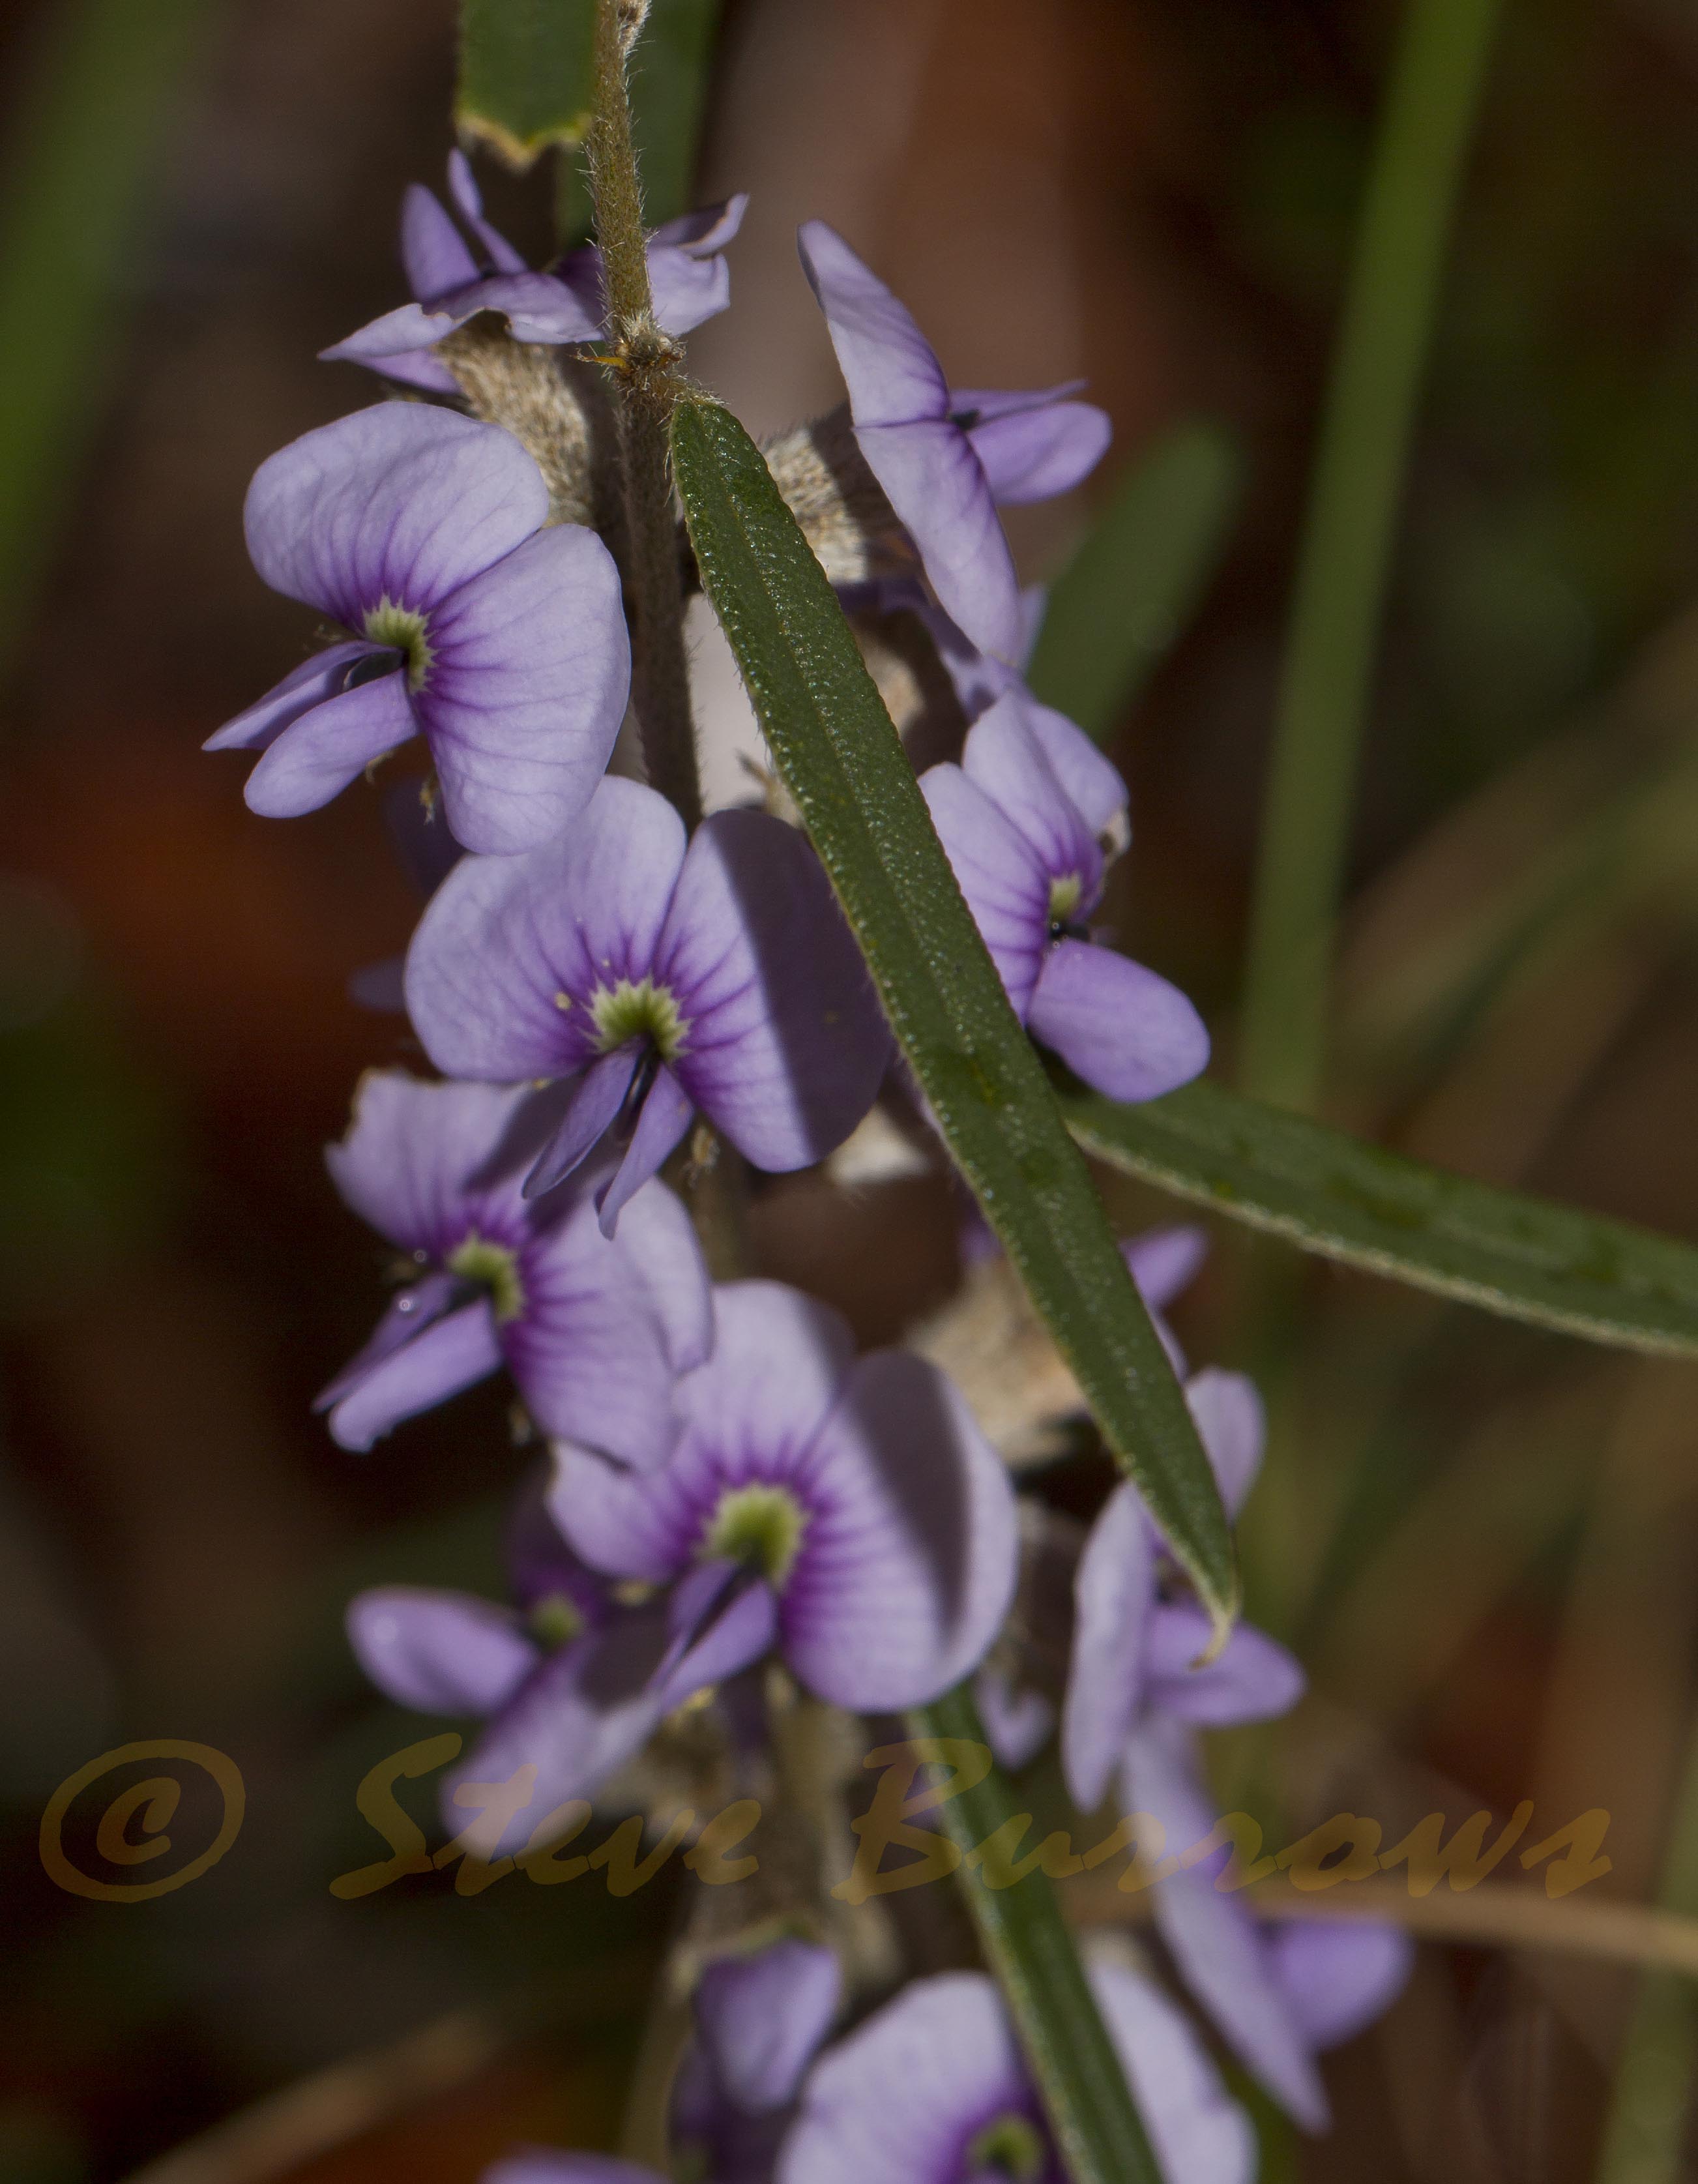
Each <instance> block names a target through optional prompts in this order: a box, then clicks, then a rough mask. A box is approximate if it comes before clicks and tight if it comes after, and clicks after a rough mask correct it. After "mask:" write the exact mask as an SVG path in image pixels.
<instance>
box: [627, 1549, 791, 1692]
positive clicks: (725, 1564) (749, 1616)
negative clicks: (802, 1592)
mask: <svg viewBox="0 0 1698 2184" xmlns="http://www.w3.org/2000/svg"><path fill="white" fill-rule="evenodd" d="M667 1619H668V1624H669V1627H670V1629H671V1632H672V1643H671V1646H669V1648H668V1649H667V1653H666V1658H665V1660H664V1661H663V1662H662V1663H661V1664H660V1668H659V1669H657V1670H656V1672H655V1681H656V1683H657V1685H659V1687H660V1694H661V1703H662V1705H663V1707H664V1708H665V1711H666V1712H667V1713H671V1711H672V1709H673V1708H674V1707H681V1706H682V1704H683V1703H684V1702H685V1700H686V1699H689V1698H693V1697H695V1695H696V1693H697V1692H698V1691H706V1690H708V1689H709V1688H710V1686H711V1685H715V1684H722V1683H725V1682H727V1681H728V1680H729V1679H730V1678H731V1677H732V1676H734V1675H736V1674H738V1672H739V1671H740V1670H742V1669H747V1668H749V1666H750V1665H751V1664H752V1663H754V1662H756V1661H758V1660H760V1658H761V1656H762V1655H763V1654H765V1653H768V1652H771V1649H772V1641H773V1639H774V1637H775V1636H776V1635H777V1630H778V1617H777V1607H776V1603H775V1602H774V1601H773V1597H772V1588H771V1585H768V1584H767V1583H766V1582H765V1580H764V1579H761V1578H758V1577H755V1576H754V1575H753V1574H751V1573H750V1572H749V1571H748V1570H746V1569H744V1568H742V1566H741V1565H740V1564H738V1563H734V1562H732V1561H729V1560H728V1559H727V1558H726V1557H718V1558H716V1559H715V1560H714V1561H712V1562H707V1563H698V1565H697V1566H696V1568H694V1569H693V1570H692V1571H691V1572H690V1573H689V1574H688V1576H687V1577H685V1578H684V1579H683V1580H682V1582H681V1583H680V1584H678V1585H675V1586H674V1588H673V1590H672V1596H671V1599H670V1601H669V1602H667Z"/></svg>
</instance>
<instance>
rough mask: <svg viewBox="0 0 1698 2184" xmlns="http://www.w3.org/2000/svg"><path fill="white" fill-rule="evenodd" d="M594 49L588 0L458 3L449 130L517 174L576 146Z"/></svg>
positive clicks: (588, 98)
mask: <svg viewBox="0 0 1698 2184" xmlns="http://www.w3.org/2000/svg"><path fill="white" fill-rule="evenodd" d="M594 47H595V8H594V4H593V0H461V5H460V43H459V86H458V89H457V91H456V92H455V97H454V124H455V126H456V127H457V128H458V130H459V132H460V134H461V136H465V137H470V138H473V139H475V140H476V141H477V142H480V143H482V144H486V145H487V146H488V148H490V150H491V151H493V153H495V154H496V156H497V158H498V159H501V160H503V161H504V163H505V164H506V165H508V166H509V167H511V168H513V169H514V170H515V171H516V172H518V173H521V174H522V173H523V172H524V171H525V170H526V168H528V167H530V166H532V165H533V164H535V162H536V160H537V157H538V155H539V154H540V153H543V152H545V151H547V150H548V148H550V146H553V145H560V144H578V143H582V141H583V135H584V131H585V130H586V129H587V127H588V126H589V121H590V115H591V111H592V106H593V88H594Z"/></svg>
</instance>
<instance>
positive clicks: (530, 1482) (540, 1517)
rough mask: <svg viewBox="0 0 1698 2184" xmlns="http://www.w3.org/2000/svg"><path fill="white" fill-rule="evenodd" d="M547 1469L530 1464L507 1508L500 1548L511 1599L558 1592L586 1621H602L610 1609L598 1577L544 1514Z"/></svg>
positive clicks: (532, 1600)
mask: <svg viewBox="0 0 1698 2184" xmlns="http://www.w3.org/2000/svg"><path fill="white" fill-rule="evenodd" d="M549 1470H550V1467H549V1466H548V1464H546V1463H539V1464H537V1465H535V1466H534V1467H533V1468H532V1470H531V1471H530V1472H529V1473H528V1474H526V1478H525V1480H524V1483H523V1484H522V1485H521V1487H520V1489H519V1491H518V1493H517V1494H516V1495H515V1496H514V1499H513V1504H512V1507H510V1509H509V1511H508V1516H507V1526H506V1535H505V1537H504V1541H503V1548H504V1553H505V1557H506V1562H507V1574H508V1580H509V1584H510V1585H511V1586H512V1589H513V1597H514V1599H515V1601H516V1602H518V1604H519V1606H520V1607H521V1608H525V1609H527V1610H528V1609H530V1608H532V1607H536V1605H537V1602H539V1601H543V1600H548V1599H552V1598H554V1596H557V1595H558V1594H560V1593H564V1594H565V1596H566V1597H567V1598H568V1599H569V1600H570V1601H571V1602H572V1604H573V1606H574V1607H576V1608H577V1610H578V1612H579V1613H581V1614H582V1616H583V1618H584V1619H585V1621H586V1622H587V1623H591V1624H599V1623H605V1622H606V1621H607V1619H608V1618H609V1616H610V1614H611V1613H614V1612H615V1611H614V1609H613V1606H612V1602H611V1601H610V1598H609V1596H608V1589H607V1585H606V1584H605V1583H604V1580H602V1579H601V1578H600V1577H598V1575H597V1574H596V1573H595V1572H594V1571H593V1569H591V1568H590V1567H589V1565H588V1563H586V1562H584V1561H583V1560H582V1557H579V1556H577V1555H575V1554H574V1553H573V1552H572V1551H571V1548H570V1547H569V1546H567V1545H566V1543H565V1541H564V1540H563V1539H562V1538H561V1537H560V1526H559V1525H558V1524H555V1522H554V1518H553V1517H552V1516H550V1514H549V1513H548V1477H549Z"/></svg>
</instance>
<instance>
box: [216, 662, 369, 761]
mask: <svg viewBox="0 0 1698 2184" xmlns="http://www.w3.org/2000/svg"><path fill="white" fill-rule="evenodd" d="M382 649H383V648H382V647H381V645H376V644H368V643H365V640H364V639H363V638H355V639H354V641H353V642H352V643H348V644H332V645H331V646H329V647H328V648H327V649H326V650H325V651H323V652H315V654H314V655H313V656H312V658H311V659H310V660H303V661H302V662H301V664H300V666H298V667H294V668H292V669H291V670H290V671H289V672H288V673H287V675H286V676H285V677H283V679H282V681H281V682H276V683H274V684H273V685H272V687H271V688H270V689H269V690H268V691H267V692H266V693H265V694H264V697H263V698H261V699H259V701H258V702H257V703H256V704H254V705H250V706H249V707H248V710H247V711H246V712H244V713H238V714H237V716H236V717H235V719H234V720H233V721H225V724H224V726H223V727H221V728H220V730H219V731H218V733H217V734H216V735H214V736H209V737H208V738H207V739H206V741H205V742H204V743H203V744H202V745H201V749H203V750H209V751H217V750H264V748H265V746H266V744H270V743H275V742H276V739H277V738H278V737H279V736H281V734H282V733H283V731H284V729H285V728H287V727H288V725H289V723H290V722H291V721H298V720H299V718H300V717H301V716H302V714H303V713H305V712H309V711H310V710H312V708H313V707H314V706H315V705H323V704H324V702H325V701H326V699H328V698H334V697H336V696H337V695H338V694H340V692H341V690H342V685H343V684H344V682H346V681H347V680H348V669H349V668H350V667H352V666H354V662H355V661H356V660H366V659H369V658H370V657H371V656H372V655H374V654H376V653H379V652H381V650H382Z"/></svg>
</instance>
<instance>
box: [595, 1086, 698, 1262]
mask: <svg viewBox="0 0 1698 2184" xmlns="http://www.w3.org/2000/svg"><path fill="white" fill-rule="evenodd" d="M695 1112H696V1111H695V1107H694V1106H693V1103H692V1101H691V1099H690V1095H689V1094H688V1092H686V1091H685V1089H684V1088H683V1087H682V1084H679V1082H678V1080H677V1078H676V1077H675V1076H673V1074H672V1073H671V1070H670V1069H657V1070H656V1071H655V1073H654V1082H653V1083H652V1084H650V1085H649V1089H648V1091H647V1092H646V1093H645V1094H644V1095H643V1101H642V1104H641V1106H639V1107H638V1109H637V1127H636V1128H635V1129H634V1130H633V1131H632V1133H631V1142H630V1144H629V1145H626V1148H625V1157H624V1159H623V1160H621V1162H620V1163H619V1167H618V1168H617V1169H616V1170H615V1173H614V1177H613V1180H612V1181H611V1182H610V1183H609V1184H605V1185H604V1187H603V1190H602V1192H601V1195H600V1196H599V1197H598V1199H597V1201H596V1207H597V1211H598V1213H599V1214H600V1217H601V1233H602V1234H603V1235H604V1236H611V1235H612V1234H613V1233H614V1231H615V1229H616V1228H617V1227H618V1225H619V1217H620V1214H621V1212H622V1211H623V1210H624V1207H625V1206H626V1202H627V1201H629V1199H630V1198H631V1197H632V1195H633V1194H634V1193H635V1192H637V1191H639V1190H641V1189H642V1188H643V1184H645V1183H647V1182H649V1179H650V1178H652V1177H653V1176H654V1175H656V1174H658V1173H659V1172H660V1166H661V1163H662V1162H664V1161H665V1158H666V1156H667V1155H668V1154H669V1153H671V1151H672V1148H673V1147H674V1146H675V1145H676V1144H677V1143H678V1140H679V1139H681V1138H682V1136H683V1134H684V1133H685V1131H686V1130H688V1128H689V1127H690V1123H691V1122H692V1120H693V1117H694V1115H695Z"/></svg>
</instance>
